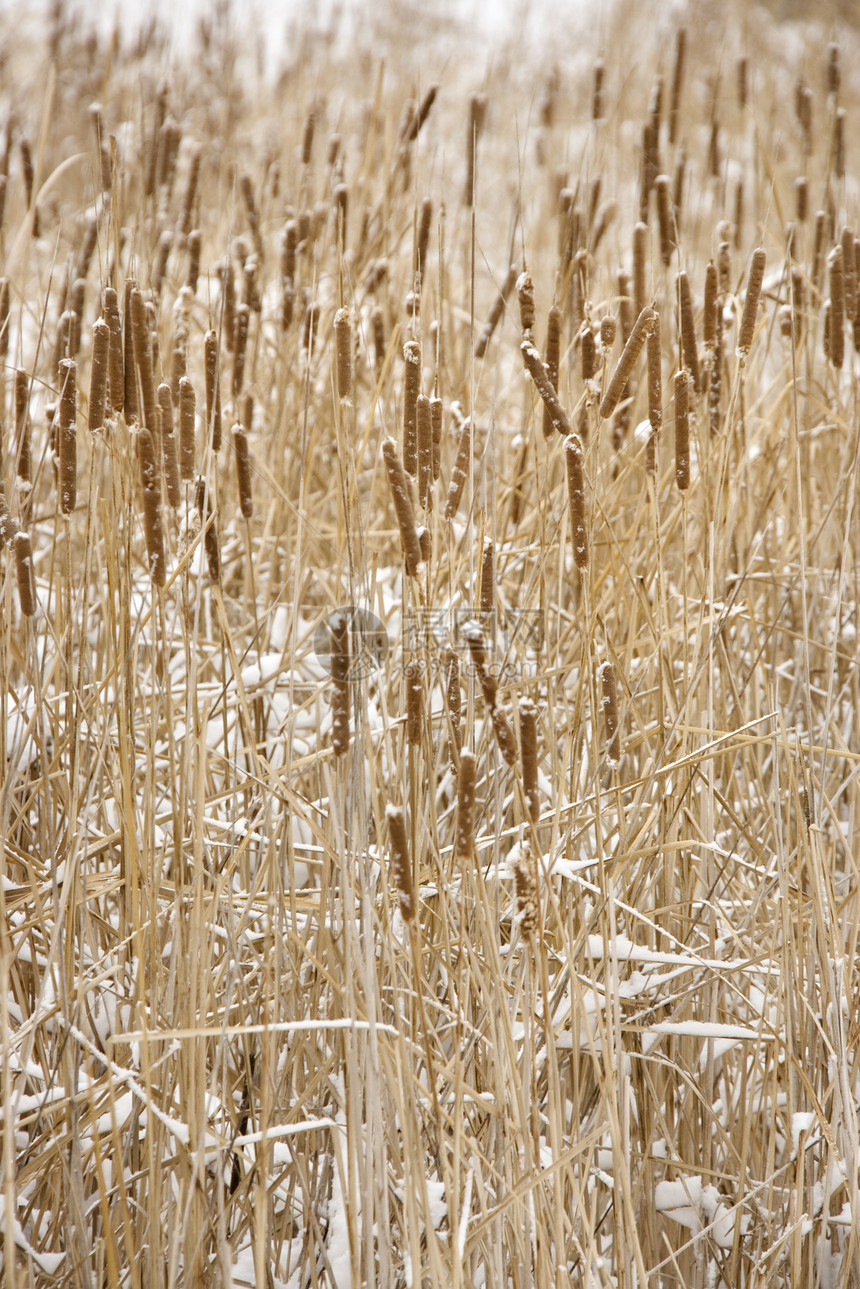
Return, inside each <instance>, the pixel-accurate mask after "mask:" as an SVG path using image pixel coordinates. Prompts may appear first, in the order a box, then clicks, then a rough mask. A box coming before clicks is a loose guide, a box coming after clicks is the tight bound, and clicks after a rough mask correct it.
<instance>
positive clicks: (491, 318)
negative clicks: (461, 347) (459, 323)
mask: <svg viewBox="0 0 860 1289" xmlns="http://www.w3.org/2000/svg"><path fill="white" fill-rule="evenodd" d="M516 280H517V270H516V267H515V266H514V265H513V264H512V265H511V267H510V268H509V269H508V271H507V273H506V274H505V277H504V280H503V281H502V284H501V286H500V287H499V290H498V294H497V295H496V298H495V300H494V301H493V305H492V308H491V309H490V312H489V313H488V314H487V321H486V322H485V323H484V326H483V328H482V330H481V334H480V335H479V336H478V340H477V343H476V345H475V357H476V358H483V357H484V354H485V353H486V352H487V346H488V345H489V343H490V341H491V340H492V338H493V333H494V331H495V330H496V327H497V326H498V325H499V320H500V318H501V316H502V314H503V313H504V311H505V304H506V303H507V299H508V296H509V295H510V293H511V291H512V290H513V287H514V283H515V282H516Z"/></svg>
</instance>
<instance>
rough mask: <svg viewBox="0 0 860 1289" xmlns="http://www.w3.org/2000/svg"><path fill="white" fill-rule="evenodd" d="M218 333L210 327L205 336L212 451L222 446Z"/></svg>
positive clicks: (207, 398)
mask: <svg viewBox="0 0 860 1289" xmlns="http://www.w3.org/2000/svg"><path fill="white" fill-rule="evenodd" d="M218 366H219V364H218V335H217V332H216V331H215V330H214V329H213V328H212V327H210V328H209V330H208V331H207V332H206V335H205V336H204V338H203V370H204V376H205V380H206V437H207V439H211V443H212V451H213V452H218V451H219V449H220V447H221V433H222V427H221V381H220V376H219V371H218Z"/></svg>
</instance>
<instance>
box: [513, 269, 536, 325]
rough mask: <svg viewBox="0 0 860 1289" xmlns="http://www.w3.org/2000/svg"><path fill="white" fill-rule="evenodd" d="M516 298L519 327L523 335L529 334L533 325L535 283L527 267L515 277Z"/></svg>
mask: <svg viewBox="0 0 860 1289" xmlns="http://www.w3.org/2000/svg"><path fill="white" fill-rule="evenodd" d="M517 299H518V300H519V305H520V327H521V329H522V332H523V335H527V336H530V335H531V333H532V331H533V330H534V325H535V285H534V282H533V281H532V275H531V273H529V271H528V269H525V270H524V271H523V272H522V273H521V274H520V275H519V277H518V278H517Z"/></svg>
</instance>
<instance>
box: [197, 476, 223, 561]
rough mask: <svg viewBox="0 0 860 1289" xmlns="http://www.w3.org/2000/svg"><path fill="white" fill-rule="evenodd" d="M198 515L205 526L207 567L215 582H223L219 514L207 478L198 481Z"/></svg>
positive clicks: (199, 478) (204, 541)
mask: <svg viewBox="0 0 860 1289" xmlns="http://www.w3.org/2000/svg"><path fill="white" fill-rule="evenodd" d="M197 513H198V514H199V515H200V521H201V523H202V524H203V526H204V527H203V549H204V550H205V552H206V565H207V567H208V569H209V577H210V580H211V581H213V582H220V581H221V543H220V539H219V537H218V514H217V512H216V510H215V508H214V506H213V505H212V491H211V489H210V487H209V485H208V483H207V482H206V480H205V478H204V477H203V476H202V475H200V476H199V477H198V479H197Z"/></svg>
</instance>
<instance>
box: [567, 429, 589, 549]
mask: <svg viewBox="0 0 860 1289" xmlns="http://www.w3.org/2000/svg"><path fill="white" fill-rule="evenodd" d="M564 460H565V466H566V469H567V495H568V500H569V502H570V533H571V538H572V541H573V560H574V563H575V564H576V567H577V568H578V569H579V570H580V572H582V571H583V570H584V569H586V568H588V525H587V518H586V512H585V474H584V471H583V450H582V440H581V439H580V437H579V435H577V434H569V435H568V436H567V438H566V439H565V441H564Z"/></svg>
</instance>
